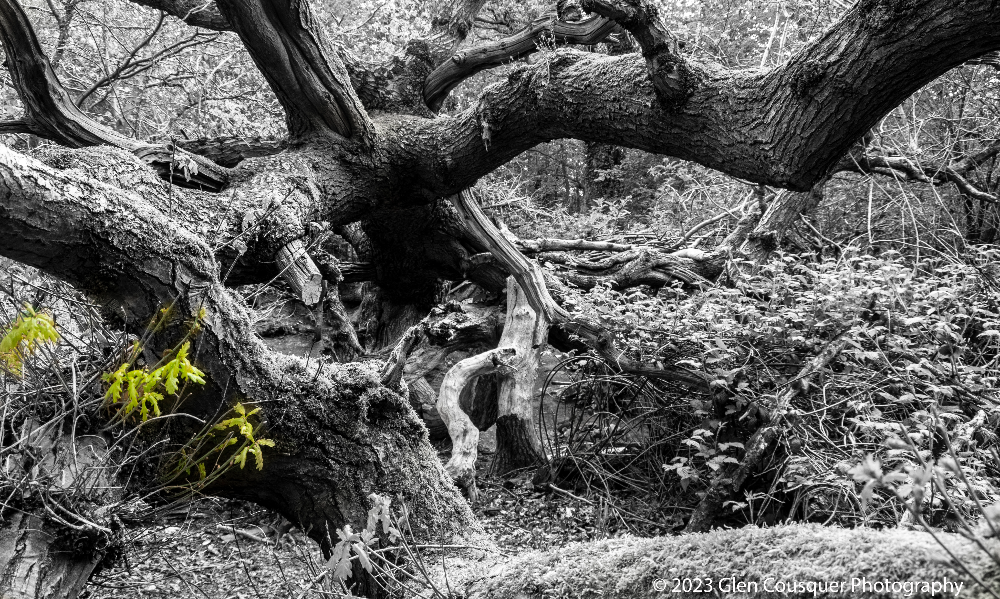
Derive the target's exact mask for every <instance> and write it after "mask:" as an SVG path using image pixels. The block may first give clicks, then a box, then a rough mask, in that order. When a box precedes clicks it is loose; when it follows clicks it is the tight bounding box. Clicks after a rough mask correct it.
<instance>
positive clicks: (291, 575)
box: [83, 430, 681, 599]
mask: <svg viewBox="0 0 1000 599" xmlns="http://www.w3.org/2000/svg"><path fill="white" fill-rule="evenodd" d="M483 437H484V438H483V442H482V444H481V449H482V450H483V451H482V453H481V455H480V459H479V468H480V473H481V474H480V478H479V484H480V491H481V497H480V502H479V503H478V505H476V506H475V511H476V514H477V515H478V516H479V517H480V519H481V522H482V523H483V526H484V527H485V529H486V531H487V533H488V534H489V535H490V536H491V537H492V538H493V539H494V540H495V541H496V543H497V545H498V546H499V547H500V549H501V551H503V552H504V553H507V554H509V555H511V556H514V555H517V554H518V553H520V552H523V551H528V550H531V549H547V548H551V547H560V546H563V545H565V544H567V543H570V542H573V541H587V540H595V539H604V538H609V537H616V536H620V535H623V534H631V535H638V536H652V535H657V534H665V533H668V532H669V531H670V529H671V528H673V527H675V526H677V525H680V524H681V522H679V521H678V522H671V521H667V522H665V523H663V524H656V523H655V522H653V519H655V518H661V519H662V515H661V516H655V515H654V514H653V508H652V505H651V504H649V503H647V502H645V501H644V500H642V499H641V498H632V499H623V500H620V501H618V502H616V504H615V507H610V506H607V505H604V504H602V502H600V501H594V500H591V499H587V498H584V497H578V496H575V495H572V494H571V493H570V492H568V491H564V492H562V493H559V492H556V491H549V492H547V493H543V492H539V491H536V490H535V489H534V487H533V485H532V483H531V473H530V472H525V473H522V474H519V475H517V476H514V477H511V478H506V479H501V478H497V477H495V476H492V475H490V474H489V468H490V462H491V460H492V454H491V453H489V452H488V450H489V449H490V444H491V442H492V430H491V431H490V432H489V433H488V434H485V435H484V436H483ZM442 457H443V459H445V460H446V459H447V454H446V453H445V454H443V455H442ZM278 522H280V518H278V517H277V516H276V515H275V514H274V513H273V512H270V511H268V510H265V509H263V508H260V507H259V506H256V505H253V504H249V503H243V502H238V501H230V500H216V499H205V500H201V501H197V502H194V503H192V504H190V505H189V506H188V507H187V508H185V509H180V510H176V511H174V512H171V513H168V514H166V515H164V516H162V517H160V518H159V519H158V520H157V521H156V522H154V523H153V524H152V525H150V526H148V527H144V528H142V529H134V530H132V531H130V532H131V538H132V546H131V548H130V550H129V551H128V552H127V557H126V558H124V559H123V560H122V562H121V563H120V564H119V565H118V566H117V567H115V568H113V569H111V570H108V571H105V572H103V573H100V574H98V575H96V576H95V577H94V578H93V579H92V580H91V586H90V587H88V590H87V592H86V593H85V594H84V595H83V597H84V598H85V599H132V598H139V597H171V598H174V597H176V598H178V599H189V598H190V599H195V598H206V599H250V598H254V599H267V598H271V597H292V598H303V599H304V598H308V597H329V596H330V595H329V594H324V593H323V592H321V589H320V586H322V585H316V584H315V583H314V581H315V580H316V579H317V578H318V577H319V576H320V574H321V573H322V572H323V566H324V563H323V560H322V556H321V555H320V552H319V549H318V546H317V545H316V543H315V542H313V541H312V540H311V539H309V538H307V537H306V536H305V535H304V534H303V533H302V532H301V531H299V530H298V529H294V528H293V529H292V530H291V531H289V532H288V533H287V534H285V535H284V536H282V537H281V538H280V540H279V541H277V542H275V537H276V530H275V525H276V524H277V523H278ZM428 559H439V558H433V557H432V558H428Z"/></svg>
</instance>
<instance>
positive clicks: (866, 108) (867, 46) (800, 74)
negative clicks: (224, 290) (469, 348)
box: [396, 0, 1000, 195]
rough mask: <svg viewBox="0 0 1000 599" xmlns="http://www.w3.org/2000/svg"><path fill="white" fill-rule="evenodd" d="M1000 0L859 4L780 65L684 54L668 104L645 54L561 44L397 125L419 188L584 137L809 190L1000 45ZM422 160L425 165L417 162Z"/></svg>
mask: <svg viewBox="0 0 1000 599" xmlns="http://www.w3.org/2000/svg"><path fill="white" fill-rule="evenodd" d="M998 24H1000V7H996V6H994V5H991V4H990V3H985V2H979V1H977V0H963V1H961V2H954V1H951V0H907V1H906V2H903V3H899V2H895V1H894V0H893V1H890V0H866V1H863V2H858V3H857V4H856V5H855V6H854V7H852V8H851V9H850V10H848V11H847V12H846V13H845V14H844V16H843V17H842V19H841V20H840V21H839V22H838V23H837V24H835V25H834V26H833V27H831V28H830V29H829V30H828V31H827V32H826V33H824V34H823V35H822V36H820V37H819V38H817V39H816V40H815V41H814V42H812V43H811V44H809V45H808V46H806V47H805V48H804V49H802V50H801V51H800V52H798V53H797V54H796V55H794V56H793V57H792V58H791V59H790V60H789V61H787V62H786V63H785V64H783V65H782V66H780V67H777V68H775V69H773V70H769V71H757V70H730V69H725V68H722V67H720V66H718V65H713V64H706V63H700V62H696V61H694V60H691V59H688V60H686V61H685V67H686V68H685V71H686V76H685V77H684V81H685V82H686V83H685V88H686V90H685V91H686V93H684V94H679V96H683V97H684V98H686V99H685V100H684V101H683V102H682V103H680V104H679V105H670V104H666V103H663V102H660V101H658V100H657V98H656V96H655V92H654V87H653V85H652V83H651V82H650V79H649V76H648V73H647V67H646V65H645V64H644V63H643V62H642V60H641V59H639V58H638V57H635V56H622V57H599V56H594V55H588V54H583V53H579V52H573V51H569V50H563V51H558V52H555V53H553V54H551V55H549V56H548V60H546V61H545V62H544V63H543V64H539V65H535V66H531V67H523V68H520V69H516V70H514V71H513V72H512V73H511V75H510V76H509V77H508V78H507V80H506V81H504V82H502V83H499V84H497V85H494V86H493V87H491V88H488V89H487V90H486V91H485V92H484V93H483V95H482V97H481V99H480V101H479V104H478V105H477V106H475V107H474V108H470V109H468V110H466V111H465V112H463V113H461V114H459V115H457V116H455V117H453V118H439V119H436V120H433V121H429V120H417V119H411V120H409V121H406V122H404V123H403V124H401V125H400V126H399V127H397V128H396V133H397V135H399V137H400V138H406V139H407V140H411V139H416V140H421V141H420V142H418V143H414V144H410V148H408V150H411V151H412V153H409V154H408V155H407V156H405V157H402V159H404V160H407V161H408V162H410V165H411V168H414V170H415V171H416V172H421V173H427V175H425V176H424V177H423V179H422V180H421V181H420V183H421V184H422V185H423V186H425V187H427V188H428V189H431V190H433V191H434V192H436V193H439V194H441V195H447V194H452V193H455V192H457V191H459V190H461V189H463V188H464V187H466V186H468V185H470V184H471V183H472V182H473V181H475V180H476V179H477V178H478V177H481V176H482V175H484V174H486V173H488V172H490V171H491V170H493V169H494V168H496V167H497V166H498V165H500V164H503V163H504V162H506V161H508V160H510V159H511V158H513V157H514V156H516V155H518V154H519V153H521V152H523V151H525V150H527V149H528V148H530V147H532V146H533V145H535V144H537V143H540V142H544V141H549V140H552V139H557V138H564V137H572V138H577V139H581V140H585V141H595V142H604V143H612V144H617V145H624V146H628V147H633V148H638V149H642V150H646V151H650V152H655V153H659V154H667V155H671V156H675V157H679V158H683V159H687V160H693V161H695V162H699V163H701V164H704V165H707V166H709V167H713V168H717V169H720V170H722V171H724V172H726V173H728V174H731V175H733V176H737V177H742V178H745V179H748V180H751V181H756V182H762V183H766V184H770V185H775V186H779V187H787V188H792V189H797V190H807V189H809V188H810V187H811V186H812V185H813V184H814V183H816V182H817V181H819V180H820V179H822V178H823V177H824V176H826V175H827V174H828V172H829V171H830V170H831V168H832V167H833V166H834V165H835V164H836V163H837V161H838V160H839V159H840V158H841V157H842V156H843V155H844V154H845V153H846V152H847V150H848V149H849V148H850V147H851V146H852V144H854V143H855V141H856V140H857V139H859V138H860V137H861V136H862V135H863V134H864V133H865V132H867V131H868V130H869V129H870V128H871V127H872V126H873V125H874V124H875V123H876V122H877V121H878V119H880V118H882V116H883V115H885V114H886V113H887V112H888V111H889V110H891V109H892V108H893V107H895V106H897V105H898V104H899V103H900V102H901V101H902V100H904V99H905V98H906V97H907V96H909V95H910V94H912V93H913V92H914V91H916V90H917V89H918V88H919V87H921V86H922V85H924V84H925V83H927V82H928V81H930V80H931V79H933V78H934V77H937V76H938V75H940V74H942V73H944V72H946V71H947V70H948V69H950V68H952V67H954V66H957V65H960V64H962V63H963V62H965V61H967V60H969V59H971V58H974V57H976V56H980V55H982V54H984V53H986V52H989V51H991V50H995V49H996V48H998V47H1000V27H998ZM418 165H419V166H418Z"/></svg>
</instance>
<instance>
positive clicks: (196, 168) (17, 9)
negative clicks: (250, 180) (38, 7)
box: [0, 0, 229, 191]
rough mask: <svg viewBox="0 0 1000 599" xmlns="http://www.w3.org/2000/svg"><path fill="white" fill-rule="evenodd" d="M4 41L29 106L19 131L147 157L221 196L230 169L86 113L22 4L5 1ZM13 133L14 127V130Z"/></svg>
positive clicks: (182, 180) (0, 25)
mask: <svg viewBox="0 0 1000 599" xmlns="http://www.w3.org/2000/svg"><path fill="white" fill-rule="evenodd" d="M0 41H2V42H3V48H4V52H5V53H6V55H7V60H6V66H7V68H8V69H9V71H10V75H11V80H12V82H13V84H14V87H15V88H16V89H17V92H18V95H19V96H20V98H21V103H22V104H23V105H24V111H25V114H24V117H23V119H21V120H20V121H18V124H20V125H23V129H21V131H19V132H24V131H30V132H31V133H34V134H36V135H38V136H40V137H44V138H46V139H51V140H53V141H56V142H58V143H60V144H63V145H65V146H68V147H71V148H80V147H86V146H94V145H102V144H107V145H112V146H115V147H118V148H122V149H125V150H128V151H130V152H132V153H134V154H136V155H137V156H139V157H140V158H142V159H143V160H144V161H145V162H146V163H147V164H150V165H151V166H152V167H153V168H154V169H156V170H157V172H158V173H159V174H160V176H161V177H163V178H164V179H168V180H170V181H172V182H175V183H177V184H180V185H184V186H190V187H198V188H203V189H207V190H210V191H218V190H220V189H221V188H222V187H223V186H224V185H225V184H226V182H227V181H228V178H229V175H228V172H227V170H226V169H225V168H222V167H220V166H218V165H216V164H215V163H213V162H212V161H211V160H208V159H205V158H202V157H200V156H196V155H194V154H190V153H188V152H186V151H184V150H181V149H179V148H175V147H174V146H173V145H169V144H168V145H152V144H145V143H142V142H140V141H137V140H134V139H132V138H129V137H126V136H124V135H121V134H119V133H118V132H117V131H115V130H114V129H111V128H110V127H105V126H104V125H102V124H100V123H98V122H96V121H94V120H93V119H91V118H90V117H89V116H87V115H86V114H84V113H83V111H81V110H80V109H79V108H78V107H77V106H76V104H75V103H74V102H73V100H72V99H71V98H70V97H69V94H68V93H67V92H66V89H65V88H64V87H63V86H62V84H61V83H60V82H59V78H58V77H56V74H55V71H54V70H53V69H52V66H51V65H50V64H49V61H48V59H47V58H46V57H45V54H44V52H42V47H41V44H39V42H38V38H37V37H36V36H35V32H34V30H33V29H32V27H31V22H30V21H29V20H28V17H27V15H26V14H25V13H24V10H22V9H21V6H20V5H19V4H18V2H17V0H0ZM8 131H11V132H13V131H15V128H14V127H13V126H9V127H8Z"/></svg>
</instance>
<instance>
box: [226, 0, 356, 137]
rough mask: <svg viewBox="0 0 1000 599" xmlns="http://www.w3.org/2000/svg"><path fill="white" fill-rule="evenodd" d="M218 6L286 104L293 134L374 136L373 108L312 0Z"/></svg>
mask: <svg viewBox="0 0 1000 599" xmlns="http://www.w3.org/2000/svg"><path fill="white" fill-rule="evenodd" d="M218 6H219V9H220V10H221V11H222V14H223V15H225V17H226V18H227V20H228V21H229V22H230V24H232V26H233V29H234V30H235V31H236V33H237V34H239V36H240V39H241V40H243V44H244V45H245V46H246V48H247V50H248V51H249V52H250V56H251V57H253V60H254V63H256V65H257V68H259V69H260V70H261V72H262V73H263V74H264V77H265V78H266V79H267V81H268V83H269V84H270V85H271V89H272V90H273V91H274V93H275V95H276V96H277V97H278V101H279V102H281V104H282V106H283V107H284V108H285V112H286V117H287V121H288V132H289V136H290V137H291V138H292V139H293V140H300V139H305V138H308V137H310V136H311V135H313V134H316V133H322V132H330V133H335V134H338V135H340V136H343V137H346V138H351V139H354V140H357V141H360V142H362V143H370V142H371V139H372V137H373V135H374V131H373V128H372V124H371V121H370V120H369V119H368V114H367V113H366V112H365V109H364V107H363V106H362V104H361V100H360V99H358V96H357V94H356V93H355V91H354V88H353V86H352V84H351V81H350V77H349V75H348V73H347V70H346V68H345V67H344V64H343V62H342V61H341V59H340V57H339V55H338V53H337V52H336V50H335V49H334V48H333V47H332V46H331V45H330V43H329V42H328V40H327V39H326V35H325V33H324V32H323V29H322V27H321V26H320V24H319V23H318V22H317V21H316V19H315V17H314V16H313V14H312V11H311V9H310V8H309V3H308V1H307V0H253V1H240V0H222V1H220V2H218Z"/></svg>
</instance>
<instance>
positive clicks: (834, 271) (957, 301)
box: [549, 248, 1000, 531]
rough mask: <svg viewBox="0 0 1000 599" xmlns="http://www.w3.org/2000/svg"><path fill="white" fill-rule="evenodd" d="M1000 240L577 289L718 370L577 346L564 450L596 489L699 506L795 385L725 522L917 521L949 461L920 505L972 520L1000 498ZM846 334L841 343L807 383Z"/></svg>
mask: <svg viewBox="0 0 1000 599" xmlns="http://www.w3.org/2000/svg"><path fill="white" fill-rule="evenodd" d="M998 254H1000V252H998V251H997V250H996V249H993V248H990V249H976V250H973V251H970V252H969V253H967V254H966V256H965V258H964V259H962V260H958V259H945V258H941V257H936V258H933V259H923V260H920V261H917V262H914V261H912V260H909V259H907V258H905V257H903V256H901V255H899V254H896V253H892V252H886V253H883V254H882V255H879V256H873V255H869V254H865V253H863V252H861V251H857V250H851V251H845V252H844V253H843V254H842V255H841V256H840V257H838V258H831V259H825V260H822V261H816V260H813V259H811V258H809V257H803V256H794V255H779V256H777V257H776V258H775V259H773V260H771V261H770V262H768V263H767V264H765V265H764V266H762V267H760V268H758V269H749V268H748V269H746V271H745V272H743V273H741V274H739V275H738V276H737V277H736V278H735V280H734V281H733V284H732V285H728V286H727V285H719V286H714V287H711V288H708V289H705V290H702V291H700V292H697V293H693V294H692V293H690V292H688V291H685V290H682V289H679V288H664V289H660V290H659V291H658V293H654V292H653V291H651V290H649V289H647V290H645V291H639V290H630V291H626V292H624V293H619V292H616V291H613V290H611V289H610V288H606V287H603V288H602V287H598V288H595V289H593V290H591V291H589V292H586V293H579V294H578V295H577V296H576V297H575V298H574V299H573V301H574V302H575V303H574V304H573V307H574V308H575V311H576V313H578V314H580V315H582V316H586V317H589V318H594V317H597V318H600V319H601V320H603V321H604V322H606V323H608V324H610V325H611V326H612V327H613V328H614V329H615V331H616V333H617V336H618V338H619V342H620V343H622V344H623V345H625V346H627V348H628V350H629V353H630V355H631V357H633V358H637V359H641V360H643V361H645V362H659V363H661V364H663V365H665V366H673V367H682V368H688V369H692V370H696V371H701V372H705V373H707V374H709V376H710V379H711V387H712V393H711V394H702V395H699V394H692V393H690V392H687V391H680V390H678V389H676V388H672V387H670V386H668V385H665V384H664V383H663V382H662V381H655V380H644V379H635V378H630V377H622V376H620V375H613V374H611V373H612V369H610V368H607V367H603V366H601V365H600V364H599V363H597V362H596V361H595V360H594V359H591V358H585V357H578V358H573V359H571V360H567V361H566V362H565V363H564V364H563V365H562V367H563V368H565V369H570V370H573V369H575V370H576V371H577V372H578V374H579V376H578V377H577V381H576V382H575V383H574V384H572V385H569V386H568V387H566V388H565V389H563V390H561V391H560V392H559V394H558V396H557V397H556V398H555V399H554V400H549V401H556V402H557V403H558V404H559V405H560V407H561V408H562V409H563V413H564V414H569V413H571V412H572V417H562V419H561V422H562V423H563V424H562V425H561V426H560V427H558V430H557V436H556V438H554V439H549V445H550V448H551V450H552V451H553V453H554V454H555V455H556V456H557V457H561V458H563V460H562V461H563V463H565V462H567V461H569V462H572V463H573V464H574V466H573V467H572V468H570V470H572V471H574V472H576V474H577V478H578V479H579V478H580V476H579V475H580V474H583V478H584V479H585V480H586V483H587V486H590V487H591V488H592V490H597V491H600V492H602V493H607V492H608V489H610V488H612V487H617V488H621V487H622V486H623V485H624V486H625V487H631V488H633V489H635V490H645V491H646V492H648V490H649V489H650V488H652V489H655V490H656V493H658V494H659V495H660V496H664V497H669V498H670V501H669V502H668V503H672V504H680V505H687V506H691V507H693V506H696V505H697V503H698V501H699V500H700V497H699V494H702V493H704V492H705V490H706V489H707V488H708V486H709V484H710V483H711V481H712V478H713V476H714V475H715V474H716V473H717V472H718V471H719V470H720V469H721V468H722V467H723V466H724V465H725V464H734V463H738V462H739V460H740V459H741V456H742V450H743V444H744V443H745V442H746V441H747V440H748V438H749V436H750V435H751V434H752V433H753V432H754V431H756V430H757V429H758V428H759V427H760V426H761V425H762V424H763V423H765V422H767V421H768V419H769V418H771V416H772V413H771V411H772V410H773V409H774V407H775V404H776V402H777V398H778V396H779V395H780V394H782V393H783V392H786V391H788V390H789V389H792V390H794V391H795V393H794V396H793V398H792V400H791V403H790V406H789V408H788V409H787V411H786V412H785V413H784V414H782V415H781V419H782V420H781V422H782V426H781V429H782V433H781V434H780V437H779V439H778V440H777V445H776V447H775V449H774V450H773V451H771V452H769V454H768V457H767V458H766V460H765V463H762V464H759V465H757V466H756V468H755V469H754V471H755V472H756V474H757V475H756V476H754V477H752V479H751V481H752V482H751V483H750V484H748V485H747V486H745V487H744V489H743V491H744V493H745V495H744V496H743V497H734V498H732V500H731V501H730V502H728V503H727V504H726V510H727V511H728V514H725V515H723V516H724V517H723V520H724V521H727V520H728V521H730V522H732V523H733V524H738V523H756V524H768V523H772V522H775V521H783V520H798V521H814V522H824V523H838V524H841V525H845V526H856V525H867V526H878V527H894V526H896V525H898V524H900V523H901V522H902V523H905V522H907V521H910V522H913V521H914V520H913V517H912V514H911V511H910V510H909V508H908V507H907V506H908V505H912V503H913V501H914V495H913V489H915V488H917V487H920V486H921V485H927V486H930V485H931V484H932V480H931V479H930V478H927V477H926V476H923V478H921V476H922V475H919V474H918V472H919V469H920V468H924V467H926V466H927V465H928V464H930V465H934V464H936V463H938V462H940V461H941V460H947V465H948V467H947V468H946V469H945V470H947V471H948V472H951V475H949V476H948V477H946V478H945V479H943V482H942V483H941V484H943V485H944V486H943V488H942V490H939V492H933V491H928V492H927V493H925V494H923V495H921V496H920V500H919V501H917V506H918V508H919V510H918V512H919V514H921V515H922V516H921V517H922V519H923V521H924V522H925V523H926V524H928V525H929V526H933V527H940V528H944V529H946V530H952V531H957V530H961V529H963V524H962V523H963V522H970V521H975V520H976V519H977V517H978V516H979V515H980V514H981V512H982V509H983V507H984V506H988V505H992V504H995V503H996V502H997V501H998V499H1000V497H998V492H997V483H998V482H1000V466H998V464H1000V460H997V459H996V456H995V454H994V452H995V451H996V449H995V448H996V446H997V431H998V425H1000V407H998V405H1000V391H998V389H997V381H998V378H1000V289H998V286H997V270H998V269H997V267H996V266H995V265H996V259H997V257H998ZM835 339H843V340H844V342H845V343H844V349H843V350H842V351H840V352H839V353H838V354H837V355H836V357H835V358H834V359H833V360H832V361H831V362H830V363H829V364H828V365H827V366H826V367H825V368H824V369H822V371H821V372H820V373H818V375H816V376H813V377H811V378H809V379H801V380H800V378H799V374H800V372H801V371H802V369H803V367H804V366H805V365H806V363H807V362H808V361H810V360H811V359H813V358H814V357H815V356H817V355H818V354H819V353H820V352H821V351H823V350H824V349H825V348H827V347H828V346H829V345H830V343H831V342H832V341H833V340H835ZM577 407H579V408H580V409H579V410H578V412H573V410H574V409H576V408H577ZM904 445H905V446H904ZM876 464H881V466H879V468H882V467H884V468H885V469H886V470H889V469H894V470H898V471H899V472H901V473H903V474H902V477H901V478H900V477H896V479H895V481H894V484H875V483H870V480H873V479H878V477H876V476H874V474H872V476H869V477H868V478H865V477H863V476H861V475H860V474H859V473H860V472H862V471H868V472H872V473H873V472H874V471H875V465H876ZM866 465H867V466H866ZM859 468H860V469H859ZM865 469H867V470H865ZM879 472H881V470H879ZM878 480H881V479H878ZM934 484H937V483H934ZM902 485H909V486H908V487H906V488H904V489H903V491H902V492H900V491H899V487H901V486H902ZM907 502H910V503H909V504H908V503H907Z"/></svg>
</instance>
